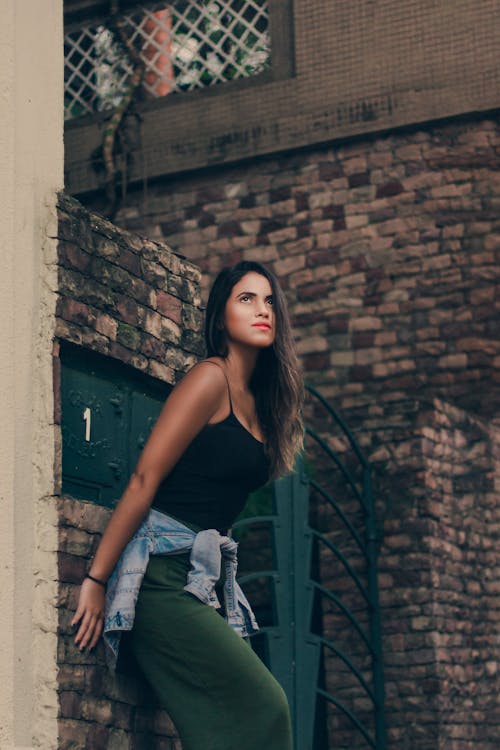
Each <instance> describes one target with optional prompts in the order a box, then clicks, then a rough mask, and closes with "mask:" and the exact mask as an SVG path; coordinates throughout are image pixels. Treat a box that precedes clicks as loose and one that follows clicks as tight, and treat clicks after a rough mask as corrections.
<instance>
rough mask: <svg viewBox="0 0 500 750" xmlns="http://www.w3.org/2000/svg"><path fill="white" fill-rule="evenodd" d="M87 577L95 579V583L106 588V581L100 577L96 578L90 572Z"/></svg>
mask: <svg viewBox="0 0 500 750" xmlns="http://www.w3.org/2000/svg"><path fill="white" fill-rule="evenodd" d="M85 578H90V580H91V581H94V583H98V584H99V586H102V587H103V588H104V589H105V588H106V583H105V582H104V581H101V580H100V579H99V578H94V576H91V575H90V573H87V575H86V576H85Z"/></svg>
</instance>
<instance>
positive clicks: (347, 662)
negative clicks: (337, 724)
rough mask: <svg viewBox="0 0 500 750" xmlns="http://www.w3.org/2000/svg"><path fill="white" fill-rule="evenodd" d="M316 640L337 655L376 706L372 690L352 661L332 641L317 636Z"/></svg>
mask: <svg viewBox="0 0 500 750" xmlns="http://www.w3.org/2000/svg"><path fill="white" fill-rule="evenodd" d="M317 638H318V640H319V641H320V642H321V643H322V644H323V645H324V646H326V647H327V648H329V649H331V651H333V652H334V653H336V654H337V656H338V657H339V659H342V661H343V662H344V664H345V665H346V666H347V667H348V668H349V669H350V670H351V672H352V674H353V675H355V677H357V678H358V680H359V682H360V683H361V685H362V687H364V689H365V691H366V693H367V695H368V697H369V698H370V699H371V701H372V703H373V704H374V705H376V700H375V695H374V693H373V690H372V689H371V687H370V686H369V684H368V683H367V681H366V680H365V678H364V677H363V675H362V674H361V672H360V671H359V669H357V667H355V666H354V664H353V663H352V661H351V660H350V659H349V658H348V657H347V656H346V655H345V654H344V652H343V651H341V650H340V649H339V648H337V647H336V646H335V645H334V644H333V643H332V641H330V640H328V638H323V636H317Z"/></svg>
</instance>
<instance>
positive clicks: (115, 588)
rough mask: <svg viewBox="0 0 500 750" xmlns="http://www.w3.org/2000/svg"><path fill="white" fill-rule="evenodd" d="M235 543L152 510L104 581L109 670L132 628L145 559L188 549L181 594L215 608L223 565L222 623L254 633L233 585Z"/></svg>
mask: <svg viewBox="0 0 500 750" xmlns="http://www.w3.org/2000/svg"><path fill="white" fill-rule="evenodd" d="M237 548H238V545H237V543H236V542H235V541H234V540H233V539H231V538H230V537H228V536H222V535H221V534H220V533H219V532H218V531H217V530H216V529H204V530H202V531H199V532H196V531H193V530H192V529H190V528H189V527H187V526H185V525H184V524H183V523H181V522H180V521H177V520H176V519H175V518H171V517H170V516H168V515H166V514H165V513H161V512H160V511H157V510H154V509H151V510H150V511H149V513H148V515H147V516H146V518H145V519H144V521H143V522H142V524H141V525H140V526H139V528H138V529H137V531H136V532H135V534H134V536H133V537H132V538H131V540H130V541H129V543H128V544H127V546H126V547H125V549H124V551H123V553H122V555H121V557H120V559H119V560H118V562H117V564H116V566H115V569H114V571H113V573H112V575H111V577H110V579H109V581H108V586H107V591H106V610H105V620H104V641H105V643H106V645H107V649H106V651H107V659H108V664H109V666H110V667H111V668H112V669H114V668H115V667H116V662H117V659H118V650H119V646H120V639H121V634H122V632H123V631H127V630H131V629H132V626H133V624H134V615H135V603H136V601H137V597H138V595H139V589H140V587H141V583H142V579H143V577H144V573H145V572H146V568H147V565H148V562H149V556H150V555H176V554H180V553H181V552H188V551H189V550H191V554H190V562H191V570H190V571H189V573H188V576H187V583H186V585H185V586H184V590H185V591H187V592H189V593H190V594H192V595H193V596H195V597H197V599H199V600H200V601H201V602H203V603H204V604H208V605H209V606H211V607H216V608H218V607H220V602H219V599H218V597H217V594H216V592H215V584H216V583H217V581H218V580H219V578H220V573H221V562H223V563H224V571H225V581H224V605H225V611H226V614H225V616H226V620H227V623H228V625H230V626H231V627H232V628H233V629H234V630H235V631H236V632H237V633H239V635H241V636H242V637H245V636H248V635H250V634H251V633H254V632H255V631H257V630H258V625H257V622H256V619H255V616H254V614H253V612H252V609H251V607H250V604H249V603H248V601H247V599H246V597H245V595H244V593H243V591H242V590H241V588H240V586H239V584H238V583H237V582H236V569H237Z"/></svg>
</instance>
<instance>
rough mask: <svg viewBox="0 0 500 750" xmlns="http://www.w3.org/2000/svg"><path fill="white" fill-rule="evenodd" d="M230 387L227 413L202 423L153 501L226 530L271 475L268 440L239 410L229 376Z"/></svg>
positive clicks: (164, 508) (179, 515)
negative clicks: (243, 420)
mask: <svg viewBox="0 0 500 750" xmlns="http://www.w3.org/2000/svg"><path fill="white" fill-rule="evenodd" d="M213 364H215V365H216V363H215V362H214V363H213ZM221 370H222V367H221ZM223 372H224V371H223ZM224 377H226V373H225V372H224ZM226 382H227V377H226ZM227 388H228V396H229V408H230V412H229V414H228V416H227V417H226V418H225V419H223V420H222V421H221V422H214V423H213V424H206V425H205V426H204V427H203V428H202V429H201V431H200V432H199V433H198V434H197V435H196V437H195V438H194V439H193V440H192V441H191V443H190V444H189V445H188V447H187V448H186V450H185V451H184V453H183V455H182V456H181V458H180V459H179V461H178V462H177V464H176V465H175V466H174V468H173V469H172V471H171V472H170V474H168V475H167V476H166V478H165V479H164V480H163V482H162V483H161V484H160V486H159V488H158V491H157V493H156V495H155V498H154V500H153V504H152V505H153V508H156V509H157V510H160V511H163V512H164V513H168V514H170V515H172V516H175V518H177V519H179V520H180V521H187V522H188V523H193V524H196V525H197V526H201V527H202V528H204V529H218V530H219V531H221V532H226V530H227V529H228V528H229V527H230V526H231V525H232V523H233V522H234V520H235V519H236V517H237V516H238V514H239V513H240V512H241V511H242V510H243V507H244V505H245V503H246V501H247V498H248V495H249V493H250V492H253V491H254V490H256V489H257V488H258V487H261V486H262V485H263V484H265V483H266V482H267V480H268V478H269V459H268V458H267V456H266V454H265V452H264V444H263V443H261V442H260V441H259V440H257V438H255V437H254V436H253V435H252V433H251V432H249V431H248V430H247V429H246V427H244V426H243V425H242V424H241V422H240V421H239V420H238V418H237V417H236V415H235V414H234V411H233V404H232V401H231V391H230V389H229V382H227Z"/></svg>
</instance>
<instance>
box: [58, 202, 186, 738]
mask: <svg viewBox="0 0 500 750" xmlns="http://www.w3.org/2000/svg"><path fill="white" fill-rule="evenodd" d="M58 237H59V255H58V264H59V267H58V271H59V283H58V301H57V320H56V337H57V339H56V343H55V349H54V373H55V384H54V395H55V404H56V423H57V424H60V421H61V414H60V403H61V401H60V362H59V358H58V355H59V347H60V345H61V344H62V343H63V342H70V343H72V344H76V345H79V346H81V347H83V348H84V349H87V350H89V351H96V352H100V353H101V354H105V355H108V356H109V357H112V358H114V359H116V360H119V361H121V362H123V363H126V364H129V365H132V366H133V367H134V368H136V369H137V370H140V371H142V372H144V373H147V374H149V375H152V376H154V377H155V378H157V379H161V380H163V381H166V382H168V383H170V384H173V383H175V382H176V380H177V379H178V378H179V376H180V375H181V374H182V373H183V372H184V371H185V370H186V369H187V368H188V367H189V366H190V365H192V364H193V363H194V362H195V361H196V360H197V359H198V357H199V355H200V353H201V340H200V335H199V333H200V309H199V304H200V295H199V280H200V272H199V271H198V269H197V268H196V267H195V266H193V265H192V264H191V263H189V262H187V261H185V260H183V259H182V258H180V257H179V256H177V255H175V254H174V253H173V252H172V251H171V250H170V249H169V248H168V247H166V246H164V245H160V244H158V243H156V242H153V241H150V240H145V239H141V238H139V237H137V236H135V235H132V234H130V233H128V232H126V231H123V230H120V229H118V228H117V227H115V226H114V225H112V224H111V223H110V222H108V221H106V220H104V219H102V218H101V217H99V216H97V215H93V214H89V213H88V212H87V211H86V210H85V209H84V208H83V207H82V206H81V205H80V204H78V203H77V202H76V201H73V200H71V199H68V198H67V197H65V196H61V197H60V200H59V227H58ZM57 478H58V486H59V494H60V488H61V455H60V451H59V455H58V458H57V461H56V479H57ZM58 512H59V552H58V559H59V598H58V608H59V648H58V663H59V681H58V689H59V712H60V719H59V748H60V750H97V749H99V750H101V749H104V748H109V749H110V750H112V749H114V750H118V748H119V750H141V749H142V748H144V750H145V749H146V748H148V750H149V749H150V748H152V747H155V748H156V750H174V749H175V750H178V748H180V744H179V742H178V740H177V739H176V733H175V729H174V727H173V725H172V723H171V721H170V720H169V718H168V716H166V715H165V714H164V712H161V711H157V710H156V707H155V701H154V698H153V696H152V695H151V693H150V691H149V689H148V688H147V686H146V685H145V684H144V683H143V682H142V681H139V682H138V681H135V680H134V679H132V678H130V677H129V678H125V677H123V676H121V677H120V678H119V679H115V678H114V677H113V676H112V675H111V674H110V673H109V672H108V670H107V668H106V666H105V664H104V652H103V644H102V642H101V643H100V644H99V645H98V647H97V649H96V650H95V652H93V653H90V654H88V653H83V654H82V653H80V651H79V650H78V649H77V648H76V647H75V645H74V643H73V637H74V630H73V629H72V628H71V626H70V621H71V618H72V616H73V612H74V610H75V608H76V601H77V593H78V584H79V583H80V581H81V580H82V578H83V576H84V575H85V572H86V571H87V569H88V566H89V562H90V559H91V558H92V555H93V553H94V552H95V549H96V546H97V543H98V541H99V538H100V534H101V533H102V531H103V529H104V527H105V525H106V522H107V519H108V517H109V513H110V511H109V510H108V509H107V508H104V507H100V506H98V505H95V504H92V503H88V502H83V501H80V500H75V499H73V498H70V497H64V496H60V497H59V500H58Z"/></svg>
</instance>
